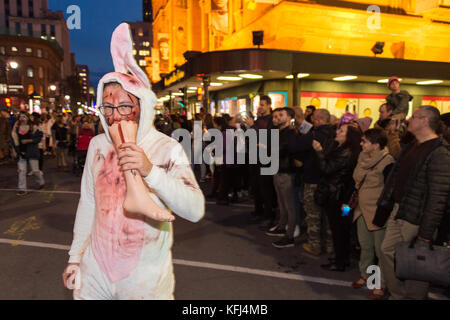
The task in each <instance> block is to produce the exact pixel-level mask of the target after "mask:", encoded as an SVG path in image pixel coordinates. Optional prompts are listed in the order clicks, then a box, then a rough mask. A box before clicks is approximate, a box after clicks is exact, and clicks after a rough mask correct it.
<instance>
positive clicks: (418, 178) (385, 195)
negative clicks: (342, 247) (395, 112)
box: [373, 106, 450, 299]
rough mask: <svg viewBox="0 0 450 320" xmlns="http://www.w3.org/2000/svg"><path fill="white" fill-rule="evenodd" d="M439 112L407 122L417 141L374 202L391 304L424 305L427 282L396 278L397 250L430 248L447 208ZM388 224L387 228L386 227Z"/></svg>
mask: <svg viewBox="0 0 450 320" xmlns="http://www.w3.org/2000/svg"><path fill="white" fill-rule="evenodd" d="M439 117H440V114H439V111H438V109H436V108H434V107H432V106H421V107H419V108H418V109H417V110H416V111H414V113H413V115H412V117H411V118H410V119H409V122H408V131H409V132H411V133H412V134H413V135H414V136H415V138H416V141H414V142H412V143H410V144H409V145H407V146H406V147H405V148H404V149H403V151H402V152H401V154H400V157H399V159H398V160H397V162H396V163H395V164H394V168H393V170H392V172H391V174H390V175H389V177H388V179H387V181H386V184H385V187H384V189H383V192H382V193H381V196H380V198H379V199H378V202H377V211H376V213H375V217H374V220H373V223H374V224H375V225H377V226H380V227H382V226H384V225H385V224H386V235H385V237H384V240H383V243H382V245H381V270H382V272H383V273H384V277H385V279H386V285H387V288H388V290H389V293H390V295H391V296H390V299H425V298H426V297H427V292H428V282H421V281H413V280H405V281H401V280H400V279H398V278H397V277H396V275H395V269H394V256H395V246H396V244H397V243H399V242H410V241H411V240H413V239H415V238H416V237H417V239H418V240H421V241H418V242H417V244H416V245H427V243H429V242H432V241H433V238H434V234H435V232H436V231H437V228H438V227H439V225H440V223H441V221H442V218H443V216H444V214H445V212H446V206H447V205H448V197H449V193H450V146H449V144H448V143H447V142H446V141H445V140H444V139H443V138H442V137H439V136H438V135H437V133H436V131H437V129H438V127H439ZM386 221H387V223H386Z"/></svg>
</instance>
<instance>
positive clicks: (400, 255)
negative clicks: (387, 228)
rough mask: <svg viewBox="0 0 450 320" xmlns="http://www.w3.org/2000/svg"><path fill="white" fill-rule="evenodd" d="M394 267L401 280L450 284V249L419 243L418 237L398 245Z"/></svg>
mask: <svg viewBox="0 0 450 320" xmlns="http://www.w3.org/2000/svg"><path fill="white" fill-rule="evenodd" d="M394 266H395V275H396V276H397V278H399V279H401V280H418V281H426V282H436V283H445V284H450V248H447V247H441V246H433V245H432V244H431V242H430V243H429V244H428V243H426V242H424V241H417V237H416V238H414V239H413V240H412V241H411V242H399V243H397V244H396V246H395V258H394Z"/></svg>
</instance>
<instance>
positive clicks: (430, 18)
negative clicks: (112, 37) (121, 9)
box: [153, 0, 450, 118]
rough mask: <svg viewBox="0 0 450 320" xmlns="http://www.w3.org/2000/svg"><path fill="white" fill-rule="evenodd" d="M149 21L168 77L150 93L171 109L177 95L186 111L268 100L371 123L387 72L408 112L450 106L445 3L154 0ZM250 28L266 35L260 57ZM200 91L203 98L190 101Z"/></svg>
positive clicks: (232, 108)
mask: <svg viewBox="0 0 450 320" xmlns="http://www.w3.org/2000/svg"><path fill="white" fill-rule="evenodd" d="M153 15H154V22H153V34H154V39H155V41H154V46H153V49H154V50H156V51H159V52H161V50H165V51H166V52H165V57H166V61H164V62H163V59H162V58H161V57H160V61H159V62H160V69H161V73H166V72H167V71H168V72H169V74H168V75H167V76H163V79H162V80H161V81H160V82H159V83H158V84H157V85H155V86H154V87H155V90H159V91H158V97H159V98H160V103H163V104H164V105H165V106H166V107H167V106H168V107H169V108H171V109H172V110H173V109H174V107H179V106H177V103H176V101H177V99H179V97H178V98H177V97H176V96H177V95H180V92H181V91H182V92H187V94H184V99H185V100H186V99H188V100H189V101H192V103H191V102H189V103H187V105H191V106H192V107H193V108H192V112H195V111H196V110H198V109H199V107H200V105H202V104H203V105H204V104H205V103H207V104H208V108H207V109H210V110H211V112H221V113H223V112H226V113H231V114H236V113H237V112H241V111H243V110H248V111H255V106H256V105H257V104H258V97H259V96H260V95H261V94H270V95H271V96H272V97H273V100H274V101H275V104H274V106H275V107H279V106H293V105H302V106H305V105H308V104H316V105H318V106H322V107H326V108H328V109H330V111H332V112H333V113H334V114H336V115H337V116H339V115H340V114H342V113H343V112H345V111H347V110H352V112H353V111H354V112H356V113H358V115H359V116H363V115H368V114H371V116H372V117H374V118H376V117H378V111H377V110H378V106H379V104H380V103H381V102H382V101H383V100H384V97H385V95H386V94H387V93H388V89H387V88H386V84H385V82H386V81H387V78H388V77H390V76H393V75H396V76H399V77H401V78H402V87H404V88H407V89H408V90H409V91H411V92H412V94H413V95H414V96H415V97H414V100H413V102H412V104H411V109H412V108H414V107H416V106H417V105H420V104H421V103H425V102H430V103H433V104H435V105H437V106H438V107H439V108H440V110H441V111H442V112H448V108H449V106H450V93H449V87H450V81H449V80H450V79H449V76H448V74H446V73H445V72H444V71H443V70H448V65H449V63H450V55H448V52H450V38H449V36H448V35H449V34H450V0H351V1H350V0H314V1H309V0H301V1H300V0H299V1H294V0H292V1H286V0H283V1H279V0H248V1H241V0H210V1H204V0H200V1H199V0H156V1H153ZM254 31H262V33H263V38H262V43H260V46H259V47H260V48H261V49H260V51H258V49H256V48H257V47H258V46H257V43H254V40H256V39H254V37H253V32H254ZM157 39H164V41H158V40H157ZM180 39H181V40H180ZM260 40H261V39H260ZM162 44H164V46H161V45H162ZM166 48H167V49H166ZM251 48H255V49H256V51H252V49H251ZM263 50H264V51H263ZM186 51H188V54H187V55H186V57H187V58H188V59H189V60H186V59H185V54H184V53H186ZM189 51H191V52H190V53H189ZM196 52H199V53H200V55H199V56H198V57H195V55H196V54H197V53H196ZM213 57H215V58H213ZM210 59H212V60H210ZM261 59H262V60H261ZM279 59H281V61H278V60H279ZM361 59H362V60H361ZM200 60H201V61H203V62H199V61H200ZM205 61H210V63H206V62H205ZM352 61H363V63H361V64H359V67H358V68H355V64H354V63H353V62H352ZM237 62H239V63H237ZM267 62H268V63H267ZM428 62H430V63H431V62H433V63H437V65H433V70H434V72H433V73H430V72H427V68H429V67H430V64H429V63H428ZM179 66H181V67H179ZM437 66H439V67H437ZM408 67H409V68H411V67H412V68H413V69H411V70H409V69H408ZM162 71H164V72H162ZM295 75H296V76H295ZM241 76H242V77H241ZM342 76H348V77H346V78H344V80H342V79H341V77H342ZM230 77H231V78H230ZM248 77H250V78H248ZM232 78H234V79H233V80H230V79H232ZM205 83H207V84H208V87H205ZM199 87H202V88H203V92H207V94H206V97H207V99H206V100H205V94H204V95H203V101H199V99H198V98H196V97H195V96H196V94H195V92H196V91H197V90H196V89H198V88H199ZM185 102H186V101H185ZM183 105H186V103H183ZM178 111H181V109H179V110H178Z"/></svg>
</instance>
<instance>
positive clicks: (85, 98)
mask: <svg viewBox="0 0 450 320" xmlns="http://www.w3.org/2000/svg"><path fill="white" fill-rule="evenodd" d="M76 76H77V81H78V83H79V85H80V88H81V96H82V101H80V102H81V103H83V104H85V105H89V103H90V98H89V95H90V93H89V89H90V87H91V83H90V82H89V67H88V66H87V65H81V64H77V65H76Z"/></svg>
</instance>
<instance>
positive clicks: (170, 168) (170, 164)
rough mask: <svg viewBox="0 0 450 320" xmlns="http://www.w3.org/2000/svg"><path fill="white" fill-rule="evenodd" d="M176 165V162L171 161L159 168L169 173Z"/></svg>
mask: <svg viewBox="0 0 450 320" xmlns="http://www.w3.org/2000/svg"><path fill="white" fill-rule="evenodd" d="M174 165H175V161H172V160H169V161H168V162H166V163H165V164H163V165H158V166H157V167H158V168H161V169H163V170H165V171H166V173H167V172H169V171H170V170H172V168H173V166H174Z"/></svg>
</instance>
